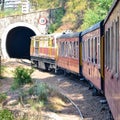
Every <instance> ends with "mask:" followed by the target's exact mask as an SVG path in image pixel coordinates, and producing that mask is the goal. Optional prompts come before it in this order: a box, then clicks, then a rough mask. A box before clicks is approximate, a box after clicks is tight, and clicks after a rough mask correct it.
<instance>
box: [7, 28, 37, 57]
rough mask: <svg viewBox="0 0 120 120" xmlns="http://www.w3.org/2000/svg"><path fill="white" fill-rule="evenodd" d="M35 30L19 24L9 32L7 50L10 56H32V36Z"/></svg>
mask: <svg viewBox="0 0 120 120" xmlns="http://www.w3.org/2000/svg"><path fill="white" fill-rule="evenodd" d="M34 35H35V32H34V31H33V30H31V29H29V28H27V27H23V26H19V27H16V28H13V29H11V30H10V31H9V32H8V35H7V39H6V50H7V53H8V54H9V57H10V58H25V59H29V58H30V37H31V36H34Z"/></svg>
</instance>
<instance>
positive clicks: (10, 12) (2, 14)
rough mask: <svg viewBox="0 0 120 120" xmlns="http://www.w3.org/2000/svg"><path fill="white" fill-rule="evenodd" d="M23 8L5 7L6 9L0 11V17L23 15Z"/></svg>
mask: <svg viewBox="0 0 120 120" xmlns="http://www.w3.org/2000/svg"><path fill="white" fill-rule="evenodd" d="M21 14H22V12H21V8H20V6H19V7H18V8H17V9H16V10H14V9H5V10H4V11H0V18H3V17H7V16H12V15H21Z"/></svg>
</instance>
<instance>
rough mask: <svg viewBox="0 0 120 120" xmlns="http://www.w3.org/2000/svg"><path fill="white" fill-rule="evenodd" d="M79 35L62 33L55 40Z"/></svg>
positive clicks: (77, 33) (76, 33)
mask: <svg viewBox="0 0 120 120" xmlns="http://www.w3.org/2000/svg"><path fill="white" fill-rule="evenodd" d="M79 34H80V32H70V33H63V34H62V35H60V36H58V37H57V38H71V37H79Z"/></svg>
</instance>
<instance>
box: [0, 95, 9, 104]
mask: <svg viewBox="0 0 120 120" xmlns="http://www.w3.org/2000/svg"><path fill="white" fill-rule="evenodd" d="M6 98H7V96H6V94H5V93H0V103H2V102H3V101H4V100H5V99H6Z"/></svg>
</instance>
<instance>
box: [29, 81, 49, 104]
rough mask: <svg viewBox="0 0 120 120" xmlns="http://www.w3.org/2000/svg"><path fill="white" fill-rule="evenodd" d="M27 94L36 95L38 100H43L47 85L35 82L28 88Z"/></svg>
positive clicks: (44, 99)
mask: <svg viewBox="0 0 120 120" xmlns="http://www.w3.org/2000/svg"><path fill="white" fill-rule="evenodd" d="M29 94H30V95H34V96H38V100H40V101H44V102H45V101H46V100H47V96H48V86H47V84H45V83H37V84H35V85H34V86H33V87H32V88H30V90H29Z"/></svg>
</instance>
